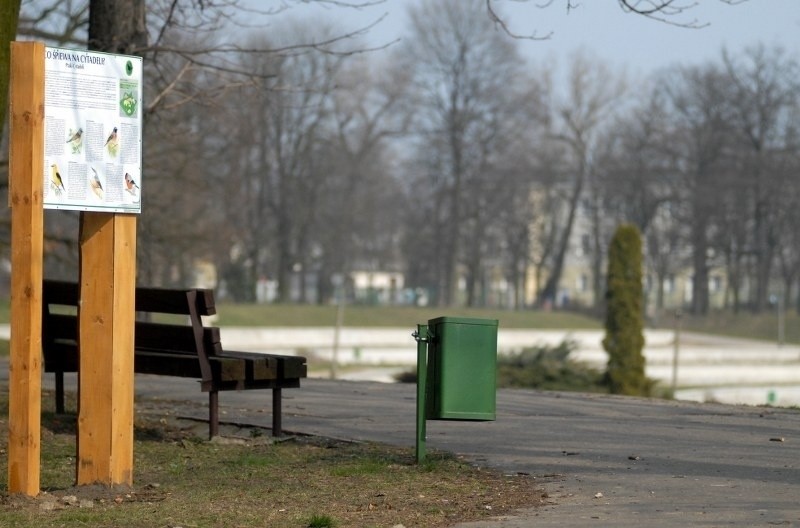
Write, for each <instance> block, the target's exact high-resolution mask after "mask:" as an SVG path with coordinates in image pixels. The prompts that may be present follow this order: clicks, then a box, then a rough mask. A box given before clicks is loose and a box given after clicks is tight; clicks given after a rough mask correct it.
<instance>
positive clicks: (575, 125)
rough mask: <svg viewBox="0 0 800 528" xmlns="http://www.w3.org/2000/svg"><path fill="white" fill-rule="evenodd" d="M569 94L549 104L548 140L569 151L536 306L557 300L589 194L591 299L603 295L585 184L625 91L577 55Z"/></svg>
mask: <svg viewBox="0 0 800 528" xmlns="http://www.w3.org/2000/svg"><path fill="white" fill-rule="evenodd" d="M567 90H568V93H567V95H566V96H565V97H564V98H563V99H562V100H561V101H559V102H557V103H556V104H555V105H554V107H552V108H551V110H552V111H553V114H554V115H553V118H552V123H553V124H552V127H553V128H552V134H551V137H552V140H554V141H556V142H559V143H563V144H564V145H565V146H566V148H567V151H568V153H569V163H570V164H571V167H570V173H571V174H570V177H569V183H568V190H567V197H566V200H567V202H566V204H567V205H566V208H565V213H566V215H565V217H564V218H563V219H562V222H563V224H562V225H563V228H562V229H561V230H560V233H559V235H558V238H557V243H556V245H555V251H554V253H553V255H552V263H551V268H550V273H549V275H548V278H547V282H546V284H545V286H544V288H543V289H542V291H541V293H540V299H539V302H540V304H541V303H543V302H545V301H549V302H553V301H555V300H556V295H557V293H558V287H559V282H560V281H561V274H562V271H563V268H564V263H565V260H566V257H567V252H568V250H569V244H570V240H571V238H572V234H573V227H574V225H575V220H576V217H577V215H578V212H579V206H580V205H581V199H583V198H589V201H588V202H586V203H587V204H588V205H589V207H588V208H587V209H588V212H589V214H590V218H591V219H592V221H591V226H592V241H593V249H592V251H591V253H590V254H591V255H592V259H593V260H592V268H593V277H594V285H595V288H594V290H595V300H596V301H597V300H598V299H600V298H602V292H601V291H600V284H601V283H600V280H601V277H602V269H601V268H602V256H603V251H602V249H601V248H602V247H603V245H604V244H603V242H604V241H603V240H602V233H601V229H600V207H599V204H597V203H596V202H595V200H596V198H597V194H596V192H595V191H596V189H594V188H593V189H591V190H592V192H591V193H590V194H589V195H588V197H587V196H586V195H585V191H586V189H585V187H586V185H587V183H591V182H590V180H591V179H593V177H594V175H593V171H594V166H593V159H594V156H595V154H596V148H597V140H598V135H599V133H600V131H601V130H602V128H603V126H604V125H607V123H608V122H609V121H608V120H609V119H610V118H611V116H612V112H613V111H614V110H615V105H616V103H617V102H618V101H619V100H620V98H621V97H622V96H623V94H624V83H623V81H622V80H621V79H620V78H618V77H616V76H615V75H614V74H612V73H611V71H610V70H609V69H608V68H607V67H606V66H605V65H603V64H602V63H601V62H599V61H597V60H596V59H592V58H590V57H589V56H587V55H585V54H584V55H580V54H579V55H577V56H576V57H575V58H574V59H573V60H572V62H571V65H570V70H569V73H568V86H567Z"/></svg>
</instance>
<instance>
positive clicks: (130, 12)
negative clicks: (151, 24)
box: [89, 0, 147, 54]
mask: <svg viewBox="0 0 800 528" xmlns="http://www.w3.org/2000/svg"><path fill="white" fill-rule="evenodd" d="M145 46H147V27H146V25H145V1H144V0H91V1H90V3H89V49H92V50H99V51H107V52H109V53H124V54H134V53H135V52H136V51H137V50H141V49H142V48H144V47H145Z"/></svg>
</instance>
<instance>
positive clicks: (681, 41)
mask: <svg viewBox="0 0 800 528" xmlns="http://www.w3.org/2000/svg"><path fill="white" fill-rule="evenodd" d="M350 1H354V0H350ZM417 1H419V0H385V1H383V2H381V3H378V4H376V5H373V6H370V7H364V8H362V9H358V10H355V9H344V8H341V7H336V8H328V9H319V8H317V9H318V12H319V13H321V14H322V16H323V17H329V18H335V19H337V22H340V23H342V24H345V25H346V24H351V25H352V27H363V26H364V25H368V24H369V23H371V22H374V21H376V20H377V19H379V18H381V17H382V16H384V15H385V17H384V19H383V20H382V21H381V22H379V23H378V24H377V26H375V27H374V28H372V29H371V30H370V32H369V34H368V35H367V39H368V42H369V43H370V44H371V45H376V46H377V45H381V44H385V43H388V42H392V41H394V40H395V39H398V38H402V37H403V34H404V26H405V21H406V15H405V12H406V8H407V6H408V4H411V3H415V2H417ZM424 1H436V0H424ZM676 1H678V2H681V3H683V4H684V5H689V4H697V5H695V6H694V7H692V8H691V9H688V10H687V11H685V12H684V13H683V14H681V15H677V16H674V17H670V18H669V20H671V21H673V22H676V23H692V22H694V23H695V24H696V25H698V26H702V27H699V28H697V29H691V28H686V27H677V26H676V25H673V24H667V23H664V22H658V21H655V20H650V19H647V18H645V17H642V16H640V15H635V14H626V13H625V12H623V11H622V9H621V8H620V7H619V5H618V3H617V2H616V1H615V0H571V2H572V4H573V5H576V7H575V8H574V9H571V10H569V12H568V11H567V9H566V5H567V0H553V1H552V5H550V7H547V8H540V7H537V5H542V4H544V3H545V2H546V0H527V1H525V0H521V1H520V0H496V1H495V2H494V5H495V6H496V7H497V8H498V10H499V11H502V12H503V13H505V17H504V18H505V20H506V21H507V23H508V26H509V27H510V29H511V30H512V31H513V32H514V33H517V34H520V35H530V34H533V33H535V34H536V35H537V36H546V35H549V38H548V39H547V40H543V41H541V40H539V41H532V40H519V41H518V42H519V45H520V47H521V49H522V50H523V52H524V53H525V54H526V55H527V56H528V57H530V58H531V59H533V60H535V61H541V60H553V59H555V60H556V61H557V63H558V64H563V63H564V62H565V61H566V60H567V58H568V57H569V56H570V54H572V53H574V52H575V50H577V49H585V50H589V51H590V52H591V53H593V54H594V55H596V56H598V57H599V58H601V59H602V60H604V61H606V62H608V63H609V64H610V65H611V66H613V67H615V68H617V69H624V70H625V71H626V72H627V73H628V74H632V75H634V76H635V75H647V74H648V73H650V72H652V71H653V70H656V69H660V68H662V67H665V66H669V65H672V64H675V63H684V64H685V63H689V64H697V63H701V62H705V61H709V60H715V59H719V58H720V56H721V51H722V49H723V47H726V48H727V49H728V50H730V51H733V52H737V51H740V50H742V49H744V48H745V47H747V46H752V45H754V44H756V43H763V44H766V45H768V46H773V45H780V46H782V47H784V48H785V49H786V51H788V52H790V54H791V55H794V56H796V57H798V58H800V0H744V1H742V0H735V1H736V2H740V3H738V4H736V5H728V4H727V3H725V2H723V1H720V0H676ZM297 15H298V12H297V11H294V13H293V16H297ZM300 16H302V15H300Z"/></svg>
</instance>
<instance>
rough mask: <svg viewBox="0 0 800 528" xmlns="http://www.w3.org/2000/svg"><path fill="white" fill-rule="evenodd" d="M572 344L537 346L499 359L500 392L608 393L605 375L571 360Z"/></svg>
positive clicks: (564, 342)
mask: <svg viewBox="0 0 800 528" xmlns="http://www.w3.org/2000/svg"><path fill="white" fill-rule="evenodd" d="M575 348H576V344H575V342H573V341H562V342H561V343H560V344H559V345H557V346H555V347H550V346H535V347H531V348H526V349H524V350H522V351H521V352H519V353H516V354H511V355H502V356H499V357H498V358H497V385H498V387H501V388H528V389H540V390H559V391H581V392H608V386H607V385H606V383H605V380H604V373H603V372H600V371H598V370H597V369H594V368H591V367H589V366H587V365H585V364H583V363H581V362H579V361H575V360H572V359H570V358H569V355H570V352H572V351H573V350H575Z"/></svg>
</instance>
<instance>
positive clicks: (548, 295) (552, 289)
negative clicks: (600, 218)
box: [539, 168, 585, 306]
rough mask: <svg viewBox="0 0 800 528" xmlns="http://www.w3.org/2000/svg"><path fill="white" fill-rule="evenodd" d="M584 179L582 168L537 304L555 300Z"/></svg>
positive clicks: (573, 189)
mask: <svg viewBox="0 0 800 528" xmlns="http://www.w3.org/2000/svg"><path fill="white" fill-rule="evenodd" d="M584 180H585V176H584V169H583V168H581V169H580V170H579V171H578V178H577V179H576V180H575V186H574V187H573V188H572V196H570V200H569V213H568V215H567V223H566V225H565V226H564V231H563V232H562V233H561V239H560V240H559V243H558V250H557V251H556V254H555V258H554V259H553V267H552V269H551V270H550V275H549V276H548V277H547V283H546V284H545V285H544V288H542V291H541V293H540V294H539V305H540V306H542V305H543V304H544V302H545V301H551V302H553V303H554V302H555V301H556V294H557V293H558V283H559V282H561V273H562V272H563V271H564V261H565V260H566V256H567V250H568V249H569V241H570V238H571V236H572V226H573V225H574V224H575V216H576V215H577V212H578V204H579V203H580V198H581V194H582V193H583V182H584Z"/></svg>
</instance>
